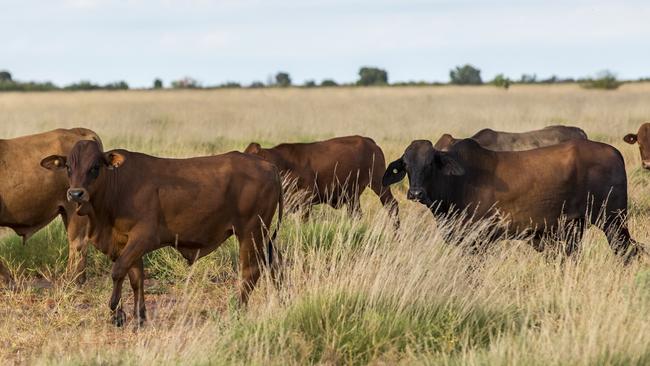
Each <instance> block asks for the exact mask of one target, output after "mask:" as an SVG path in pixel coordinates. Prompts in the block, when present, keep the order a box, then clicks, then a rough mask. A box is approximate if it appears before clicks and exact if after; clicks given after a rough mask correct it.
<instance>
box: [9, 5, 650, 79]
mask: <svg viewBox="0 0 650 366" xmlns="http://www.w3.org/2000/svg"><path fill="white" fill-rule="evenodd" d="M464 63H471V64H474V65H475V66H477V67H479V68H480V69H481V70H482V71H483V73H482V75H483V78H484V79H489V78H491V77H492V76H494V75H495V74H497V73H501V72H503V73H505V74H506V75H508V76H511V77H515V78H519V76H520V75H521V74H522V73H536V74H537V75H538V76H539V77H542V78H543V77H548V76H550V75H551V74H557V75H559V76H563V77H569V76H571V77H581V76H587V75H592V74H595V73H596V72H598V71H601V70H603V69H610V70H612V71H614V72H616V73H617V74H618V75H619V76H620V77H622V78H638V77H641V76H650V1H648V0H644V1H641V0H638V1H637V0H632V1H614V0H612V1H602V0H594V1H577V0H565V1H555V0H544V1H525V0H522V1H512V0H508V1H487V0H484V1H481V0H458V1H437V0H434V1H406V0H402V1H390V0H367V1H366V0H330V1H324V0H314V1H310V0H286V1H271V0H266V1H227V0H226V1H201V0H185V1H176V0H159V1H152V0H139V1H138V0H123V1H108V0H106V1H104V0H66V1H54V0H13V1H7V0H0V69H8V70H10V71H11V72H12V73H13V74H14V77H15V78H16V79H22V80H32V79H33V80H51V81H53V82H55V83H58V84H66V83H70V82H74V81H78V80H82V79H89V80H93V81H97V82H102V83H105V82H110V81H115V80H126V81H127V82H129V83H130V84H131V85H132V86H136V87H137V86H149V85H150V84H151V82H152V80H153V79H154V78H156V77H161V78H162V79H163V80H164V81H165V83H166V84H167V83H168V82H169V81H170V80H173V79H179V78H181V77H184V76H192V77H194V78H196V79H198V80H199V81H201V82H202V83H203V84H208V85H212V84H218V83H222V82H225V81H229V80H234V81H240V82H243V83H249V82H251V81H253V80H261V81H266V79H267V77H268V76H269V75H271V74H273V73H275V72H276V71H279V70H284V71H288V72H289V73H290V74H291V76H292V78H293V80H294V82H297V83H302V82H303V81H304V80H306V79H316V80H318V81H320V80H321V79H323V78H334V79H336V80H337V81H341V82H346V81H353V80H356V78H357V72H358V69H359V67H360V66H362V65H374V66H379V67H382V68H385V69H387V70H388V72H389V77H390V80H391V81H398V80H402V81H403V80H430V81H432V80H435V81H447V80H448V78H449V69H451V68H452V67H454V66H455V65H458V64H464Z"/></svg>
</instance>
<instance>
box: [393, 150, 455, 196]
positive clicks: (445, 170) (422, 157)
mask: <svg viewBox="0 0 650 366" xmlns="http://www.w3.org/2000/svg"><path fill="white" fill-rule="evenodd" d="M463 174H465V169H463V167H462V166H461V165H460V163H459V162H458V161H457V160H456V159H455V158H454V157H452V156H451V155H450V153H448V152H443V151H438V150H436V149H434V148H433V145H432V144H431V141H426V140H416V141H413V142H411V145H409V147H407V148H406V150H405V151H404V154H403V155H402V157H401V158H399V159H397V160H395V161H393V162H392V163H390V164H389V165H388V168H386V172H385V173H384V178H383V180H382V184H383V185H384V186H389V185H391V184H393V183H397V182H399V181H401V180H402V179H404V176H406V175H408V177H409V190H408V194H407V198H408V199H410V200H413V201H419V202H421V203H422V204H424V205H426V206H431V205H432V204H433V200H432V199H431V197H430V194H429V190H428V188H429V187H430V186H431V184H432V182H433V181H435V180H437V178H439V177H441V176H453V175H463Z"/></svg>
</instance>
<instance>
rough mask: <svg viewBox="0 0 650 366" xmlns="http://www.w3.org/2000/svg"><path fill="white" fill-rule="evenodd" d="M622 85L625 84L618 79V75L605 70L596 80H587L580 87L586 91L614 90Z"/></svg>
mask: <svg viewBox="0 0 650 366" xmlns="http://www.w3.org/2000/svg"><path fill="white" fill-rule="evenodd" d="M622 84H623V83H622V82H620V81H619V80H618V79H617V78H616V74H614V73H613V72H611V71H609V70H605V71H601V72H599V73H598V74H597V75H596V78H594V79H591V78H589V79H586V80H585V81H584V82H583V83H581V84H580V86H582V87H583V88H586V89H606V90H614V89H618V87H619V86H621V85H622Z"/></svg>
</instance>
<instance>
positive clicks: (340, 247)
mask: <svg viewBox="0 0 650 366" xmlns="http://www.w3.org/2000/svg"><path fill="white" fill-rule="evenodd" d="M649 92H650V85H646V84H637V85H625V86H623V87H622V88H621V89H620V90H618V91H615V92H602V91H587V90H582V89H580V88H578V87H577V86H570V85H569V86H545V87H544V86H530V87H520V86H515V87H513V88H511V89H510V90H508V91H507V92H506V91H503V90H499V89H494V88H490V87H477V88H473V87H470V88H456V87H439V88H368V89H315V90H296V89H289V90H219V91H173V92H172V91H161V92H114V93H106V92H91V93H48V94H22V93H16V94H0V136H2V137H12V136H17V135H22V134H27V133H33V132H38V131H42V130H47V129H51V128H55V127H72V126H85V127H89V128H92V129H94V130H96V131H97V132H98V133H99V134H100V135H101V136H102V138H103V139H104V142H105V145H106V147H107V148H113V147H124V148H128V149H132V150H138V151H145V152H149V153H153V154H158V155H163V156H193V155H199V154H211V153H219V152H224V151H227V150H231V149H243V148H244V147H245V146H246V145H247V144H248V143H249V142H250V141H252V140H256V141H258V142H261V143H262V144H275V143H279V142H282V141H306V140H311V139H321V138H327V137H332V136H337V135H347V134H362V135H366V136H370V137H372V138H374V139H375V140H376V141H377V142H378V143H379V145H380V146H382V148H383V149H384V151H385V153H386V155H387V159H388V160H392V159H394V158H396V157H397V156H399V154H401V152H402V151H403V149H404V148H405V146H406V145H407V144H408V143H409V142H410V141H411V140H412V139H415V138H427V139H434V140H435V139H436V138H437V137H438V136H439V135H440V134H441V133H443V132H451V133H452V134H454V135H458V136H463V135H467V134H470V133H473V132H475V131H476V130H478V129H480V128H483V127H492V128H496V129H504V130H511V131H523V130H529V129H534V128H540V127H543V126H545V125H549V124H556V123H566V124H573V125H578V126H580V127H582V128H584V129H585V130H586V131H587V133H588V134H589V135H590V136H591V137H592V138H595V139H598V140H601V141H606V142H609V143H612V144H614V146H616V147H617V148H619V149H620V150H621V151H622V152H623V154H624V157H625V159H626V162H627V164H628V175H629V178H630V179H629V180H630V182H629V185H630V187H629V188H630V207H631V218H630V222H631V230H632V233H633V235H634V236H635V237H636V238H637V239H639V240H640V241H643V242H647V243H650V235H649V228H648V222H649V217H648V212H649V211H648V209H649V207H650V202H649V201H648V199H647V198H646V197H647V196H648V188H647V187H648V183H650V182H648V173H646V172H644V171H640V170H639V169H638V166H639V165H640V163H639V157H638V150H637V148H636V147H633V146H629V145H626V144H624V143H623V142H622V140H621V138H622V136H623V135H624V134H625V133H627V132H631V131H634V130H636V128H637V127H638V125H639V124H640V123H641V122H643V121H646V120H650V93H649ZM395 190H396V195H397V197H398V200H399V201H400V204H401V206H400V209H401V221H402V227H401V230H400V231H399V232H397V233H395V232H393V230H392V225H391V224H390V219H389V218H388V217H387V214H386V212H385V211H384V210H383V208H382V207H381V205H380V204H379V200H378V199H377V198H376V197H375V196H374V194H372V192H366V193H365V194H364V196H363V203H362V208H363V211H364V215H363V216H362V217H361V218H358V219H350V218H349V217H348V216H347V213H346V212H345V210H333V209H330V208H326V207H323V208H319V209H317V210H316V212H315V213H313V214H312V215H311V218H310V219H309V220H308V221H306V222H303V221H302V220H301V215H300V212H298V213H295V214H290V215H288V217H287V218H286V220H285V223H284V224H283V227H282V230H281V232H280V238H279V240H278V245H279V246H280V247H281V249H282V251H283V252H284V256H285V262H286V266H285V273H284V282H283V285H282V286H280V287H278V288H276V287H275V286H273V284H272V283H271V282H270V280H269V279H268V278H264V279H263V280H262V282H261V284H260V286H259V287H258V288H257V289H256V291H255V292H254V295H253V298H252V303H251V305H250V307H249V308H248V309H245V310H242V309H238V308H237V306H236V305H235V298H236V296H235V295H236V281H237V262H236V258H237V245H236V243H235V242H234V241H233V240H229V241H228V242H227V243H225V244H224V246H223V247H222V248H220V249H219V250H217V251H216V252H215V253H213V254H212V255H210V256H209V257H207V258H204V259H202V260H201V261H199V262H198V263H197V264H196V265H195V266H193V267H187V266H186V265H185V264H184V261H183V260H182V259H181V258H180V256H179V255H177V254H176V253H175V252H174V251H173V250H170V249H169V250H168V249H166V250H161V251H158V252H156V253H154V254H152V255H149V256H148V257H147V264H146V267H147V275H148V280H147V283H146V291H147V295H146V296H147V306H148V309H149V317H150V320H149V322H148V324H147V326H146V327H145V328H143V329H139V330H137V331H134V324H133V323H129V324H128V325H127V326H126V327H125V328H124V329H116V328H114V327H113V326H112V325H110V324H109V323H108V307H107V302H108V297H109V294H110V285H111V284H110V278H109V276H107V272H108V270H109V268H110V267H109V263H108V262H107V261H106V259H105V258H103V256H101V255H99V254H97V253H96V252H94V251H93V252H92V253H91V259H92V260H91V261H90V273H91V276H90V279H89V283H87V284H86V285H85V286H84V287H83V288H81V289H77V288H75V287H74V286H73V285H71V284H69V283H67V282H66V281H65V279H64V278H63V277H62V272H63V269H64V263H65V256H66V250H65V245H66V244H65V239H64V235H63V231H62V230H63V229H62V227H61V225H60V224H58V223H55V224H53V225H51V226H49V227H48V228H46V229H44V231H43V232H41V233H40V234H39V236H38V237H37V238H35V239H34V240H32V242H31V243H29V244H28V245H27V246H26V247H22V245H21V244H20V243H18V241H17V240H16V239H15V238H14V237H11V236H9V237H5V238H4V239H3V243H2V245H1V246H0V254H1V255H2V256H3V257H5V258H7V259H8V260H9V261H10V264H11V268H12V269H13V270H14V271H15V272H16V275H17V277H18V278H19V280H20V282H21V283H22V284H23V288H24V289H23V290H22V291H20V292H16V293H11V292H3V293H2V294H1V295H0V296H1V299H2V301H0V314H1V316H0V358H1V359H2V360H3V361H4V362H8V363H10V362H15V363H30V364H62V363H63V364H251V363H252V364H283V365H284V364H311V363H318V364H367V363H372V364H394V363H403V364H459V365H460V364H462V365H465V364H476V365H478V364H540V365H541V364H544V365H547V364H580V365H591V364H635V363H637V364H644V363H650V354H649V353H648V351H647V350H648V349H650V335H648V334H649V332H648V330H649V327H650V318H649V317H648V316H647V313H648V310H649V305H650V302H649V301H650V271H649V270H648V266H647V264H646V263H645V262H644V261H641V262H638V263H634V264H633V265H631V266H627V267H624V266H622V265H621V263H620V261H619V260H618V258H616V257H615V256H613V255H612V254H611V251H610V250H609V248H608V245H607V242H606V240H605V238H604V235H602V233H601V232H599V231H598V230H596V229H591V230H589V231H588V232H587V234H586V236H585V238H584V240H583V241H582V247H583V251H582V252H581V253H580V254H579V255H578V256H577V257H576V258H575V260H569V261H565V260H562V258H561V257H555V256H552V255H540V254H538V253H537V252H535V251H534V250H533V249H532V248H530V246H529V245H528V244H527V243H526V242H525V241H502V242H498V243H496V244H493V245H490V246H489V247H488V251H487V253H485V254H484V255H480V256H476V255H468V254H467V253H466V251H464V250H463V248H461V247H455V246H450V245H448V244H446V241H447V240H446V237H445V235H452V236H459V235H463V238H464V239H466V240H469V239H471V238H472V237H474V238H482V237H487V236H488V235H486V231H489V230H490V228H489V227H488V226H487V225H486V224H479V225H478V226H476V227H473V228H472V230H470V231H469V232H463V233H462V234H461V233H460V232H459V231H457V227H456V226H457V225H456V223H454V222H436V221H435V220H434V219H433V217H432V216H431V215H430V213H429V212H427V211H426V210H425V209H424V208H423V207H422V206H421V205H417V204H414V203H411V202H407V201H406V200H405V197H404V191H405V185H404V184H402V185H400V186H398V187H397V188H396V189H395ZM125 294H128V295H127V296H126V298H127V304H126V307H127V311H130V309H131V306H132V296H131V294H130V291H129V290H125ZM129 319H132V317H130V318H129Z"/></svg>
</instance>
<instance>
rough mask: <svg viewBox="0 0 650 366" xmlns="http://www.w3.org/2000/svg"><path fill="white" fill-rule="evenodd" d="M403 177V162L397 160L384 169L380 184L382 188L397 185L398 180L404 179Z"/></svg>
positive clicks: (400, 159)
mask: <svg viewBox="0 0 650 366" xmlns="http://www.w3.org/2000/svg"><path fill="white" fill-rule="evenodd" d="M405 175H406V169H405V167H404V160H402V158H399V159H397V160H395V161H394V162H392V163H390V164H388V168H386V172H385V173H384V178H383V179H382V181H381V184H383V185H384V187H388V186H389V185H391V184H394V183H397V182H399V181H400V180H402V179H404V176H405Z"/></svg>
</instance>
